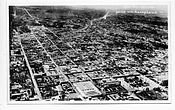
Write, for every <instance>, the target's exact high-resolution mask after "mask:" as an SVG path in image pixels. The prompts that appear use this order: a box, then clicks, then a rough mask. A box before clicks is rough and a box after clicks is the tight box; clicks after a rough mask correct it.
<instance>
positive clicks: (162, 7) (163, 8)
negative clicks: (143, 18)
mask: <svg viewBox="0 0 175 110" xmlns="http://www.w3.org/2000/svg"><path fill="white" fill-rule="evenodd" d="M73 7H75V8H94V9H112V10H120V9H123V10H127V9H141V10H153V11H155V10H157V11H162V12H167V10H168V6H167V5H76V6H73Z"/></svg>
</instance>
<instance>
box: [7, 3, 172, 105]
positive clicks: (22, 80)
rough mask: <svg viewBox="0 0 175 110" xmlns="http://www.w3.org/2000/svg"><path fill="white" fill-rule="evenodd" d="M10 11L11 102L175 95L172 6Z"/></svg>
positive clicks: (130, 99)
mask: <svg viewBox="0 0 175 110" xmlns="http://www.w3.org/2000/svg"><path fill="white" fill-rule="evenodd" d="M8 11H9V94H8V95H9V100H10V102H14V101H19V102H21V101H38V102H39V101H48V102H59V101H65V102H68V101H71V102H74V101H75V102H76V101H83V102H87V101H88V102H89V101H90V102H94V103H96V102H101V101H102V102H110V101H112V102H116V103H117V102H133V101H136V102H143V101H159V102H161V101H168V100H169V67H168V65H169V64H168V59H169V57H168V39H169V34H168V31H169V30H168V29H169V28H168V5H144V4H143V5H47V6H44V5H38V6H37V5H33V6H32V5H29V6H21V5H20V6H15V5H11V6H9V7H8Z"/></svg>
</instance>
